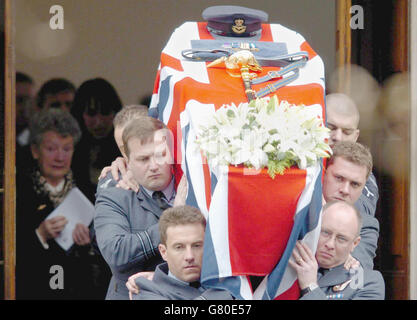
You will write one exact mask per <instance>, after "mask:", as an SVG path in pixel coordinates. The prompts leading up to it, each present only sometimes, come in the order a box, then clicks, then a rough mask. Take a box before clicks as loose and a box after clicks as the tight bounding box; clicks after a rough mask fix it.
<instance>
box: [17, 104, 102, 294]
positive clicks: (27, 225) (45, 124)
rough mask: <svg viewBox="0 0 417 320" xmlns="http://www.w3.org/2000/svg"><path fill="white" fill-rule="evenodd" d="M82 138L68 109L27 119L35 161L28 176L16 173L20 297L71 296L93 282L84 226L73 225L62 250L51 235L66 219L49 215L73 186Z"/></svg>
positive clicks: (18, 288) (81, 291) (46, 111)
mask: <svg viewBox="0 0 417 320" xmlns="http://www.w3.org/2000/svg"><path fill="white" fill-rule="evenodd" d="M80 137H81V130H80V128H79V125H78V123H77V121H76V120H75V119H74V118H73V117H72V116H71V115H70V113H69V112H66V111H62V110H59V109H50V110H44V111H42V112H40V113H39V114H37V115H36V116H35V117H34V119H33V121H32V122H31V125H30V144H31V152H32V156H33V158H34V159H35V162H36V163H37V165H36V166H35V167H34V169H33V170H32V172H31V173H30V174H23V173H20V172H18V175H17V219H16V220H17V221H16V224H17V260H16V261H17V264H16V282H17V287H16V288H17V290H16V297H17V298H18V299H19V298H21V299H75V298H80V297H83V295H82V294H85V293H86V290H89V288H88V285H89V283H88V282H87V283H84V281H90V282H91V279H90V280H88V278H91V272H90V269H91V268H90V267H89V264H88V262H89V261H91V257H92V256H96V255H97V253H96V252H95V251H94V250H93V247H92V246H91V240H92V234H91V233H90V230H89V228H88V226H85V225H83V224H77V225H76V226H75V229H74V230H73V232H72V237H73V240H74V245H73V246H72V247H71V248H70V249H69V250H68V251H65V250H64V249H62V248H61V247H60V246H59V245H58V244H57V243H56V242H55V241H54V239H55V238H56V237H57V236H59V234H60V233H61V231H62V230H63V229H64V228H65V226H66V225H67V223H68V221H67V219H66V218H65V217H64V216H59V215H58V216H56V217H54V218H47V217H48V215H49V214H50V213H51V212H52V211H53V210H54V209H55V208H56V207H57V206H58V205H59V204H60V203H61V202H62V201H63V200H64V198H65V197H66V195H67V194H68V193H69V191H70V190H71V189H72V188H74V187H75V186H76V185H75V181H74V179H73V175H72V171H71V161H72V155H73V152H74V146H75V144H76V143H77V142H78V141H79V139H80ZM100 258H101V257H100ZM89 274H90V276H89ZM86 279H87V280H86ZM83 286H85V290H83ZM90 298H91V297H90Z"/></svg>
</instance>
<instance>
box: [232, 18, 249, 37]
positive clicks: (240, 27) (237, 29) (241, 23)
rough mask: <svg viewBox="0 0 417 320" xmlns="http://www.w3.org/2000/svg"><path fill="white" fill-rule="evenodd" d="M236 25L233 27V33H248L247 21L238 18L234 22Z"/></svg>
mask: <svg viewBox="0 0 417 320" xmlns="http://www.w3.org/2000/svg"><path fill="white" fill-rule="evenodd" d="M233 23H234V25H233V26H232V31H233V32H234V33H237V34H241V33H244V32H245V31H246V26H245V19H243V18H236V19H235V20H233Z"/></svg>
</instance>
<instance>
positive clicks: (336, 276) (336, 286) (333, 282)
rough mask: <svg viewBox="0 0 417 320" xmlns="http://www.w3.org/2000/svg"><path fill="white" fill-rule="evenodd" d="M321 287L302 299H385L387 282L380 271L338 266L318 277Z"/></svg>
mask: <svg viewBox="0 0 417 320" xmlns="http://www.w3.org/2000/svg"><path fill="white" fill-rule="evenodd" d="M318 285H319V287H320V288H317V289H314V290H313V291H311V292H309V293H307V294H305V295H304V296H302V297H301V298H300V299H301V300H333V299H340V300H384V297H385V283H384V279H383V278H382V275H381V273H380V272H378V271H375V270H369V269H361V270H358V271H356V272H354V271H353V270H352V269H351V270H346V269H345V268H344V267H343V265H340V266H337V267H335V268H333V269H331V270H329V271H328V272H327V273H325V274H324V275H323V276H322V277H321V278H319V279H318Z"/></svg>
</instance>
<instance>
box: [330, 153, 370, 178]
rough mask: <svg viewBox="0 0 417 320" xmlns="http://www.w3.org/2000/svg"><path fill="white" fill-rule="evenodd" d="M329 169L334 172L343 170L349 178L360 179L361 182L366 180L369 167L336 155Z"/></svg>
mask: <svg viewBox="0 0 417 320" xmlns="http://www.w3.org/2000/svg"><path fill="white" fill-rule="evenodd" d="M328 169H330V170H332V171H333V172H335V173H337V172H343V174H344V175H346V177H347V178H351V179H353V180H360V181H359V182H363V181H366V175H367V168H366V166H361V165H359V164H356V163H353V162H351V161H349V160H347V159H345V158H343V157H340V156H339V157H335V159H334V160H333V162H332V163H330V164H329V167H328Z"/></svg>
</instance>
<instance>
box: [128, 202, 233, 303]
mask: <svg viewBox="0 0 417 320" xmlns="http://www.w3.org/2000/svg"><path fill="white" fill-rule="evenodd" d="M205 227H206V220H205V218H204V216H203V215H202V214H201V212H200V210H199V209H197V208H194V207H191V206H178V207H175V208H170V209H167V210H165V211H164V213H163V214H162V217H161V219H160V221H159V232H160V235H161V244H160V245H159V251H160V252H161V255H162V258H163V259H164V260H165V261H166V262H165V263H162V264H160V265H158V266H157V268H156V271H155V275H154V276H153V279H152V280H148V279H146V278H145V277H142V276H139V277H136V278H135V283H136V286H137V288H138V294H134V295H133V300H192V299H201V300H209V299H210V300H231V299H232V296H231V295H230V293H228V292H227V291H223V290H217V289H208V290H206V289H205V288H203V287H202V286H201V285H200V282H199V281H200V274H201V267H202V262H203V245H204V232H205Z"/></svg>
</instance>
